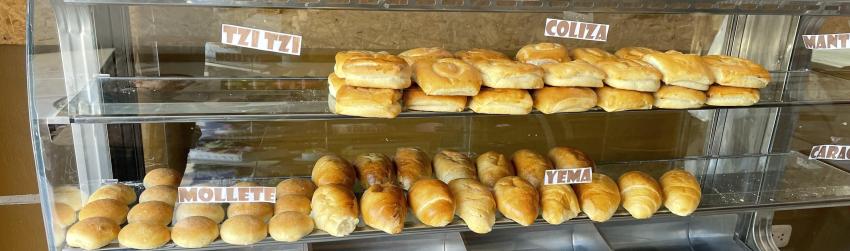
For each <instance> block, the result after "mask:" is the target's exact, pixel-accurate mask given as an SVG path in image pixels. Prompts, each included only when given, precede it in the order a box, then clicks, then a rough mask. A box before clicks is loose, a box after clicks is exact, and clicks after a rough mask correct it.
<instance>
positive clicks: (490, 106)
mask: <svg viewBox="0 0 850 251" xmlns="http://www.w3.org/2000/svg"><path fill="white" fill-rule="evenodd" d="M532 106H534V101H533V100H532V99H531V95H529V94H528V91H526V90H520V89H493V88H486V89H481V92H479V93H478V95H475V97H472V100H471V101H469V109H471V110H472V111H474V112H476V113H486V114H528V113H530V112H531V107H532Z"/></svg>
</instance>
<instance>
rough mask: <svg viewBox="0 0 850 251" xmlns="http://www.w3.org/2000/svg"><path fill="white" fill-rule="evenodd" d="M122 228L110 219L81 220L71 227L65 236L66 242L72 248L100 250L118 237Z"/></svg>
mask: <svg viewBox="0 0 850 251" xmlns="http://www.w3.org/2000/svg"><path fill="white" fill-rule="evenodd" d="M120 231H121V228H120V227H118V224H115V221H114V220H112V219H109V218H103V217H94V218H87V219H81V220H80V221H79V222H77V223H76V224H74V225H73V226H71V228H69V229H68V232H67V233H66V234H65V242H66V243H68V246H70V247H78V248H82V249H85V250H93V249H98V248H101V247H103V246H106V245H107V244H109V243H110V242H112V240H115V238H117V237H118V233H119V232H120Z"/></svg>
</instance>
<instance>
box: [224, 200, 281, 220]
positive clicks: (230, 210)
mask: <svg viewBox="0 0 850 251" xmlns="http://www.w3.org/2000/svg"><path fill="white" fill-rule="evenodd" d="M238 215H251V216H254V217H256V218H257V219H260V220H262V221H263V222H267V221H269V219H271V218H272V216H274V205H273V204H272V203H266V202H233V203H230V205H228V206H227V217H228V218H233V217H234V216H238Z"/></svg>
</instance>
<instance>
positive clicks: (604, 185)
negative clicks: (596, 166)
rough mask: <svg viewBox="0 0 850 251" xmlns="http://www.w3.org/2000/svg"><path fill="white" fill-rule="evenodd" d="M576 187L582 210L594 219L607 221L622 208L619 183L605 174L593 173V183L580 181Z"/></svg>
mask: <svg viewBox="0 0 850 251" xmlns="http://www.w3.org/2000/svg"><path fill="white" fill-rule="evenodd" d="M575 188H576V192H577V194H576V195H578V200H579V205H581V211H582V212H584V213H585V214H587V217H588V218H590V220H592V221H596V222H604V221H607V220H608V219H611V216H613V215H614V213H615V212H617V209H618V208H620V190H619V189H618V188H617V183H614V180H612V179H611V178H609V177H608V176H606V175H604V174H601V173H593V178H592V179H591V183H579V184H577V185H576V187H575Z"/></svg>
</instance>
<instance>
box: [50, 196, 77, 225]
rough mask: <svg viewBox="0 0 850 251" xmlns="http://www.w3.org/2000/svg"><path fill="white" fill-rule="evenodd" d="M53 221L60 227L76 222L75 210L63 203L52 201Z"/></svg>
mask: <svg viewBox="0 0 850 251" xmlns="http://www.w3.org/2000/svg"><path fill="white" fill-rule="evenodd" d="M53 222H54V223H56V224H57V225H59V227H61V228H66V227H68V226H70V225H71V224H74V222H77V212H75V211H74V209H73V208H71V206H69V205H68V204H65V203H61V202H57V203H53Z"/></svg>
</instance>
